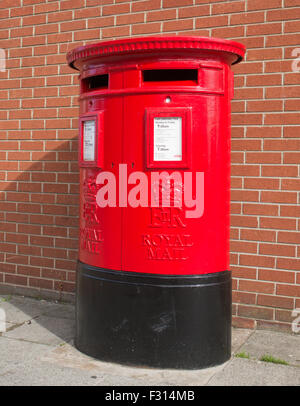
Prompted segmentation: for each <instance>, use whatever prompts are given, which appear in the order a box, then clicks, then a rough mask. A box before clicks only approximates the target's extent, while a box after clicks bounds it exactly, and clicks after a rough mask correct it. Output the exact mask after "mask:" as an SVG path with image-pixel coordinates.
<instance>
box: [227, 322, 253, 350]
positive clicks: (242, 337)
mask: <svg viewBox="0 0 300 406" xmlns="http://www.w3.org/2000/svg"><path fill="white" fill-rule="evenodd" d="M251 334H253V330H249V329H246V328H233V329H232V339H231V354H235V353H236V352H237V351H238V350H239V349H240V348H241V347H242V345H243V344H244V343H245V342H246V341H247V340H248V338H249V337H250V335H251Z"/></svg>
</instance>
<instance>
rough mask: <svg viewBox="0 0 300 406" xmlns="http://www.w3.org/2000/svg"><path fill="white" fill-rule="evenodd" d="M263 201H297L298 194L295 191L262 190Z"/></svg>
mask: <svg viewBox="0 0 300 406" xmlns="http://www.w3.org/2000/svg"><path fill="white" fill-rule="evenodd" d="M261 202H266V203H296V202H297V194H296V193H293V192H271V191H267V192H266V191H263V192H261Z"/></svg>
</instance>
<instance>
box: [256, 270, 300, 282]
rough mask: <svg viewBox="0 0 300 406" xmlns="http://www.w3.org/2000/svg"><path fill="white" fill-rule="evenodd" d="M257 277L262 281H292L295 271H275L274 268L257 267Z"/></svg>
mask: <svg viewBox="0 0 300 406" xmlns="http://www.w3.org/2000/svg"><path fill="white" fill-rule="evenodd" d="M258 279H259V280H263V281H273V282H284V283H294V280H295V273H294V272H288V271H277V270H274V269H259V270H258Z"/></svg>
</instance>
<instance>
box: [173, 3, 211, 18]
mask: <svg viewBox="0 0 300 406" xmlns="http://www.w3.org/2000/svg"><path fill="white" fill-rule="evenodd" d="M208 14H209V5H203V6H194V7H184V8H180V9H178V18H191V17H200V16H206V15H208Z"/></svg>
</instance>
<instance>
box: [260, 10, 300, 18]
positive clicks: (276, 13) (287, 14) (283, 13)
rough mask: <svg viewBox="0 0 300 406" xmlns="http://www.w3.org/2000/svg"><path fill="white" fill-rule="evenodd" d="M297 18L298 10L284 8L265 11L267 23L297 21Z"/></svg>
mask: <svg viewBox="0 0 300 406" xmlns="http://www.w3.org/2000/svg"><path fill="white" fill-rule="evenodd" d="M299 17H300V10H299V8H286V9H279V10H269V11H267V21H285V20H297V19H299Z"/></svg>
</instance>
